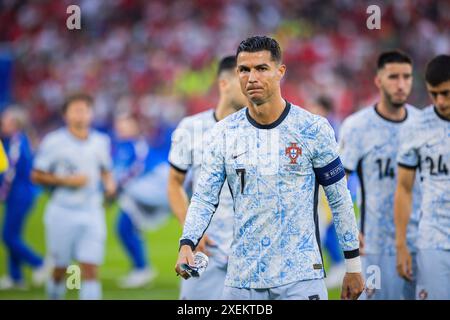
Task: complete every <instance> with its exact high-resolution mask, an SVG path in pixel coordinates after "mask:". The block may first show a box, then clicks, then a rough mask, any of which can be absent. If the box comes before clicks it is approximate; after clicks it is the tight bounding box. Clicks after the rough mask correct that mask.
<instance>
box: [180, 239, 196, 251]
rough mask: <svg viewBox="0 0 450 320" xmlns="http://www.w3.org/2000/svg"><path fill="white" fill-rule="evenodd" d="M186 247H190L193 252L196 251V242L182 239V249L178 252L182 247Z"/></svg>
mask: <svg viewBox="0 0 450 320" xmlns="http://www.w3.org/2000/svg"><path fill="white" fill-rule="evenodd" d="M185 245H188V246H190V247H191V249H192V251H194V250H195V245H194V242H192V240H189V239H181V240H180V248H179V249H178V251H180V249H181V247H182V246H185Z"/></svg>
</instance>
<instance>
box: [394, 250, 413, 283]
mask: <svg viewBox="0 0 450 320" xmlns="http://www.w3.org/2000/svg"><path fill="white" fill-rule="evenodd" d="M397 272H398V274H399V275H400V277H402V278H403V279H405V280H408V281H412V277H413V273H412V257H411V254H410V253H409V250H408V247H407V246H406V245H403V246H399V247H397Z"/></svg>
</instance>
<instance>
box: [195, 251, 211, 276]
mask: <svg viewBox="0 0 450 320" xmlns="http://www.w3.org/2000/svg"><path fill="white" fill-rule="evenodd" d="M194 263H195V267H196V268H197V273H198V276H199V277H200V275H201V274H202V273H203V272H204V271H205V270H206V268H207V267H208V263H209V259H208V256H207V255H206V254H204V253H203V252H200V251H199V252H197V253H196V254H195V255H194Z"/></svg>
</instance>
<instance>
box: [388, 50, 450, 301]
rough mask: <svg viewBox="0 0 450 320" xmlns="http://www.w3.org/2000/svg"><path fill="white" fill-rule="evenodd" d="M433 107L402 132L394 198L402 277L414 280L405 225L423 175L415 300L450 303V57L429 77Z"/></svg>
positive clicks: (431, 66) (431, 67) (440, 59)
mask: <svg viewBox="0 0 450 320" xmlns="http://www.w3.org/2000/svg"><path fill="white" fill-rule="evenodd" d="M425 81H426V86H427V91H428V93H429V95H430V98H431V101H432V102H433V105H432V106H429V107H427V108H425V109H424V110H423V111H422V115H421V117H420V118H418V119H416V120H415V121H414V122H412V123H410V124H409V125H407V126H405V127H404V128H403V129H402V130H401V132H400V149H399V153H398V156H397V162H398V166H399V168H398V183H397V190H396V194H395V218H396V219H395V220H396V231H397V233H396V242H397V247H398V248H399V252H398V258H397V260H398V273H399V274H400V275H401V276H402V277H405V278H408V277H410V276H411V274H410V272H408V271H409V270H410V269H411V268H410V266H411V260H412V258H411V252H409V251H408V247H407V242H406V233H407V232H406V226H407V223H408V220H409V218H410V215H411V211H412V210H411V206H412V205H411V203H412V200H411V198H412V199H413V200H414V195H413V192H412V190H413V187H414V186H415V185H416V184H417V181H415V179H414V176H420V177H421V178H420V187H421V189H422V201H421V208H420V209H421V213H422V216H421V218H420V222H419V229H418V234H417V287H416V298H417V299H445V300H448V299H450V272H449V270H450V192H449V190H450V172H449V169H450V56H449V55H440V56H437V57H435V58H434V59H433V60H431V61H430V62H429V63H428V65H427V70H426V72H425Z"/></svg>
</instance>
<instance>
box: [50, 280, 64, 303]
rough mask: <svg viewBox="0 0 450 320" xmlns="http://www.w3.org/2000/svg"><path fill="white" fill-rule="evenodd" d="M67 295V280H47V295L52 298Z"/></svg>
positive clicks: (56, 298)
mask: <svg viewBox="0 0 450 320" xmlns="http://www.w3.org/2000/svg"><path fill="white" fill-rule="evenodd" d="M65 295H66V282H65V281H64V279H63V280H61V281H59V282H55V281H54V280H53V279H49V280H48V281H47V296H48V298H49V299H50V300H61V299H64V296H65Z"/></svg>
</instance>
